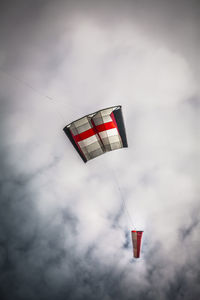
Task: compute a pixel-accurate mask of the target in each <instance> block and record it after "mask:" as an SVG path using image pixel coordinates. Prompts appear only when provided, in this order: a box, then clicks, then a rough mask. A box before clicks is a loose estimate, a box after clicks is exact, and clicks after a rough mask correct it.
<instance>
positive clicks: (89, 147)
mask: <svg viewBox="0 0 200 300" xmlns="http://www.w3.org/2000/svg"><path fill="white" fill-rule="evenodd" d="M63 130H64V132H65V133H66V135H67V136H68V138H69V139H70V141H71V143H72V144H73V146H74V147H75V149H76V150H77V152H78V153H79V155H80V157H81V158H82V160H83V161H84V162H87V161H88V160H90V159H93V158H95V157H97V156H99V155H101V154H103V153H105V152H108V151H112V150H115V149H120V148H123V147H128V144H127V139H126V132H125V127H124V121H123V116H122V108H121V106H113V107H109V108H106V109H102V110H99V111H97V112H95V113H93V114H89V115H86V116H84V117H83V118H80V119H78V120H76V121H74V122H72V123H70V124H68V125H67V126H65V128H63Z"/></svg>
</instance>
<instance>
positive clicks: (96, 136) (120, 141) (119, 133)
mask: <svg viewBox="0 0 200 300" xmlns="http://www.w3.org/2000/svg"><path fill="white" fill-rule="evenodd" d="M63 130H64V132H65V133H66V135H67V136H68V138H69V139H70V141H71V143H72V144H73V146H74V148H75V149H76V151H77V152H78V154H79V155H80V157H81V158H82V160H83V161H84V162H85V163H86V162H87V161H88V160H90V159H93V158H95V157H97V156H99V155H101V154H103V153H105V152H108V151H112V150H115V149H120V148H123V147H128V144H127V138H126V131H125V126H124V121H123V115H122V107H121V105H118V106H112V107H109V108H105V109H102V110H99V111H97V112H94V113H91V114H88V115H86V116H84V117H82V118H80V119H78V120H76V121H73V122H72V123H70V124H68V125H66V126H65V127H64V128H63ZM131 233H132V242H133V256H134V257H135V258H139V257H140V247H141V239H142V233H143V231H135V230H133V231H132V232H131Z"/></svg>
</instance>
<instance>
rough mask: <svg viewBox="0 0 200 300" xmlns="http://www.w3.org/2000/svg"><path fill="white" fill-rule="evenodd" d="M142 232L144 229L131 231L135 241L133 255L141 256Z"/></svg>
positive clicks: (133, 241)
mask: <svg viewBox="0 0 200 300" xmlns="http://www.w3.org/2000/svg"><path fill="white" fill-rule="evenodd" d="M142 234H143V231H136V230H132V231H131V235H132V243H133V257H135V258H139V257H140V248H141V241H142Z"/></svg>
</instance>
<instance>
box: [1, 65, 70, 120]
mask: <svg viewBox="0 0 200 300" xmlns="http://www.w3.org/2000/svg"><path fill="white" fill-rule="evenodd" d="M0 72H1V73H2V74H5V75H7V76H8V77H10V78H12V79H14V80H15V81H17V82H19V83H21V84H22V85H24V86H26V87H27V88H29V89H31V90H32V91H34V92H35V93H36V94H38V95H39V96H41V97H42V98H46V99H48V100H51V102H49V103H54V104H56V102H57V103H58V104H60V103H62V105H65V106H66V107H67V108H68V109H69V107H68V105H66V104H65V103H63V101H62V102H61V101H60V100H59V102H58V101H56V100H55V99H54V98H53V97H50V96H48V95H45V94H43V93H42V92H41V91H39V90H38V89H36V88H35V87H33V86H32V85H31V84H30V83H28V82H27V81H25V80H22V79H21V78H19V77H16V76H15V75H13V74H10V73H8V72H6V71H4V70H2V69H0ZM71 107H72V105H71ZM73 110H74V111H76V110H75V109H73ZM56 112H57V114H58V115H59V117H61V119H62V120H63V121H64V116H63V115H62V114H61V113H60V111H59V110H58V108H57V107H56ZM64 122H65V121H64Z"/></svg>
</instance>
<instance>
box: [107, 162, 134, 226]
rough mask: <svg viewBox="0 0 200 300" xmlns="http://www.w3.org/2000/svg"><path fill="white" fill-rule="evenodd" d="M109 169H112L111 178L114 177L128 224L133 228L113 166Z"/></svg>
mask: <svg viewBox="0 0 200 300" xmlns="http://www.w3.org/2000/svg"><path fill="white" fill-rule="evenodd" d="M111 171H112V174H113V179H114V182H115V185H116V186H117V188H118V191H119V194H120V198H121V201H122V205H123V209H124V211H125V212H126V214H127V216H128V220H129V223H130V225H131V226H132V227H133V229H135V226H134V224H133V221H132V218H131V216H130V214H129V211H128V208H127V205H126V201H125V199H124V195H123V192H122V189H121V187H120V185H119V181H118V179H117V176H116V172H115V171H114V169H113V168H111Z"/></svg>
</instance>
